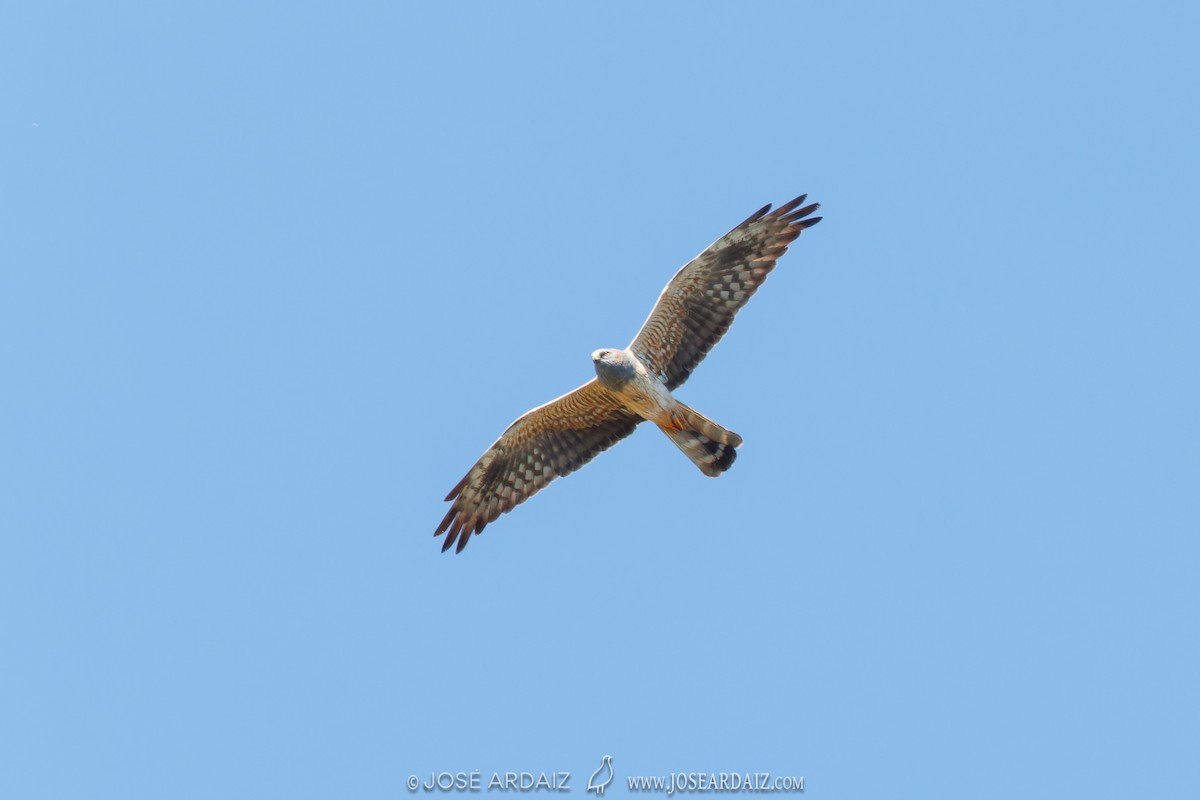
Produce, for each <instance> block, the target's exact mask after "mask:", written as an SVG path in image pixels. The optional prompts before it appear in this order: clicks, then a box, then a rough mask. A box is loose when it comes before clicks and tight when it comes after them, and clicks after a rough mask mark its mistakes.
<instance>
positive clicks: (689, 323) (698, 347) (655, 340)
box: [629, 195, 821, 389]
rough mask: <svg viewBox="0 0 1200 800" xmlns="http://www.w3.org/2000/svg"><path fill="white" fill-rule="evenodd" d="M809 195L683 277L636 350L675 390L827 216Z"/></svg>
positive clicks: (739, 232)
mask: <svg viewBox="0 0 1200 800" xmlns="http://www.w3.org/2000/svg"><path fill="white" fill-rule="evenodd" d="M806 197H807V195H800V196H799V197H797V198H796V199H795V200H792V201H791V202H789V203H784V204H783V205H782V206H780V207H779V208H777V209H775V210H774V211H771V206H769V205H768V206H764V207H763V208H760V209H759V210H758V211H757V212H755V213H754V214H752V215H751V216H750V218H749V219H747V220H746V221H745V222H743V223H742V224H741V225H738V226H737V227H736V228H734V229H733V230H731V231H730V232H729V233H727V234H725V235H724V236H722V237H721V238H720V239H718V240H717V241H715V242H713V243H712V244H711V245H709V247H708V249H707V250H705V251H704V252H703V253H701V254H700V255H698V256H696V257H695V258H694V259H692V260H691V261H690V262H688V263H687V264H686V265H684V267H683V269H681V270H679V272H678V273H676V274H675V277H674V278H672V279H671V282H670V283H668V284H667V287H666V288H665V289H663V292H662V294H661V295H659V298H658V302H657V303H655V305H654V310H652V311H651V312H650V316H649V318H647V320H646V322H645V324H644V325H642V329H641V330H640V331H638V335H637V337H636V338H634V340H633V343H632V344H631V345H629V349H630V350H632V351H633V353H634V355H636V356H637V357H638V358H640V359H641V360H642V361H643V362H644V363H645V364H646V365H647V366H648V367H649V368H650V369H651V370H652V371H653V372H655V373H657V374H658V375H659V377H661V378H662V379H663V382H664V383H666V385H667V388H668V389H674V388H675V387H677V386H679V385H680V384H682V383H683V382H684V381H685V380H687V378H688V375H691V374H692V370H693V369H695V368H696V365H697V364H699V363H700V362H701V361H702V360H703V359H704V356H706V355H708V351H709V350H711V349H712V347H713V345H715V344H716V343H717V342H718V341H720V339H721V337H722V336H724V335H725V331H727V330H729V326H730V325H731V324H733V317H734V315H735V314H737V312H738V311H739V310H741V308H742V306H744V305H746V303H747V302H748V301H749V300H750V296H751V295H753V294H754V293H755V292H756V291H758V287H759V286H761V285H762V283H763V281H765V280H766V279H767V273H769V272H770V271H771V270H773V269H774V268H775V262H776V261H777V260H778V259H779V257H780V256H782V255H783V254H784V253H785V252H787V248H788V245H789V244H791V243H792V242H793V241H795V239H796V237H798V236H799V235H800V232H801V231H802V230H804V229H805V228H808V227H810V226H812V225H816V224H817V223H818V222H820V221H821V218H820V217H810V216H809V215H810V214H812V212H814V211H816V210H817V208H819V207H820V205H819V204H818V203H812V204H811V205H807V206H804V207H803V208H800V206H801V205H802V204H803V203H804V200H805V198H806Z"/></svg>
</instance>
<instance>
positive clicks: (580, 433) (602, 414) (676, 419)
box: [434, 195, 821, 552]
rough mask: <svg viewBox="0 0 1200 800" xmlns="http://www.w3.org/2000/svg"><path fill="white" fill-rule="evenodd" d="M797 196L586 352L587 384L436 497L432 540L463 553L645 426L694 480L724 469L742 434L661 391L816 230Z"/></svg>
mask: <svg viewBox="0 0 1200 800" xmlns="http://www.w3.org/2000/svg"><path fill="white" fill-rule="evenodd" d="M805 198H806V195H801V196H800V197H797V198H796V199H795V200H793V201H791V202H790V203H785V204H784V205H782V206H780V207H779V208H777V209H775V210H774V211H771V206H769V205H767V206H764V207H763V208H761V209H759V210H758V211H756V212H754V214H752V215H751V216H750V218H749V219H747V220H746V221H745V222H743V223H742V224H741V225H738V226H737V227H736V228H734V229H733V230H731V231H730V232H729V233H727V234H725V235H724V236H722V237H721V238H720V239H718V240H717V241H716V242H714V243H713V244H712V245H711V246H710V247H709V248H708V249H707V250H705V251H704V252H703V253H701V254H700V255H698V256H696V258H694V259H692V261H691V262H689V263H688V264H687V265H686V266H684V268H683V269H681V270H679V272H678V273H676V275H675V277H674V278H672V279H671V282H670V283H668V284H667V288H665V289H663V292H662V294H661V295H660V296H659V298H658V302H657V303H655V304H654V309H653V310H652V311H651V312H650V317H649V319H647V320H646V323H645V324H644V325H642V329H641V330H640V331H638V335H637V336H636V337H635V338H634V340H633V343H632V344H630V345H629V347H627V348H625V349H624V350H619V349H615V348H611V349H605V350H597V351H596V352H594V353H592V363H593V364H594V366H595V368H596V377H595V378H593V379H592V380H590V381H588V382H587V383H585V384H584V385H583V386H580V387H579V388H578V389H576V390H575V391H573V392H568V393H567V394H564V395H563V396H562V397H560V398H558V399H557V400H551V401H550V402H549V403H546V405H544V406H538V407H537V408H535V409H533V410H532V411H530V412H529V413H527V414H525V415H524V416H522V417H521V418H520V419H518V420H517V421H516V422H514V423H513V424H512V425H510V426H509V427H508V430H506V431H505V432H504V433H503V434H502V435H501V436H500V438H499V439H497V440H496V443H495V444H493V445H492V446H491V447H489V448H488V449H487V452H486V453H484V454H483V456H482V457H480V459H479V461H477V462H476V463H475V466H473V467H471V471H470V472H468V473H467V474H466V476H464V477H463V479H462V480H461V481H459V482H458V485H457V486H455V487H454V488H453V489H451V490H450V494H448V495H446V500H448V501H450V500H452V501H454V505H452V506H451V507H450V511H449V512H447V514H446V518H445V519H443V520H442V524H441V525H438V527H437V531H436V532H435V533H434V536H441V535H442V534H443V533H445V534H446V541H445V542H444V543H443V544H442V551H443V552H444V551H446V550H449V549H450V547H451V546H452V545H454V543H455V542H458V546H457V547H456V548H455V549H456V551H457V552H462V549H463V547H465V546H466V544H467V540H468V539H469V538H471V534H473V533H479V532H480V531H482V530H483V529H484V528H485V527H486V526H487V524H488V523H489V522H491V521H492V520H494V519H496V517H498V516H500V515H501V514H503V513H505V512H507V511H511V510H512V509H513V507H514V506H516V505H518V504H519V503H523V502H525V500H527V499H528V498H529V497H531V496H532V495H533V494H534V493H535V492H537V491H538V490H539V489H541V488H542V487H543V486H545V485H546V484H548V483H550V481H552V480H554V479H555V478H557V477H558V476H560V475H567V474H569V473H571V472H574V471H575V470H577V469H579V468H580V467H581V466H583V465H584V464H586V463H587V462H589V461H591V460H592V458H594V457H595V455H596V454H597V453H599V452H600V451H602V450H605V449H607V448H609V447H611V446H612V445H614V444H616V443H617V442H618V441H620V440H621V439H624V438H625V437H626V436H628V435H629V434H631V433H633V429H634V428H636V427H637V426H638V424H639V423H641V422H643V421H645V420H649V421H650V422H653V423H654V424H655V425H657V426H658V427H659V429H661V430H662V432H663V433H665V434H666V435H667V436H668V438H670V440H671V441H672V442H674V443H675V446H676V447H678V448H679V449H680V450H682V451H683V452H684V454H685V455H686V456H687V457H688V458H690V459H691V460H692V462H693V463H694V464H695V465H696V466H697V467H699V468H700V471H701V472H703V473H704V474H705V475H709V476H711V477H716V476H718V475H720V474H721V473H722V472H724V471H725V470H727V469H729V468H730V467H731V466H733V460H734V459H735V458H736V457H737V451H736V450H735V449H734V448H736V447H738V446H739V445H740V444H741V443H742V437H740V436H738V435H737V434H736V433H734V432H733V431H730V430H726V429H725V428H722V427H721V426H720V425H718V424H717V423H715V422H713V421H712V420H710V419H708V418H707V417H705V416H703V415H702V414H700V413H699V412H697V411H695V410H694V409H691V408H688V407H687V406H685V405H684V404H683V403H681V402H679V401H678V400H676V399H675V398H674V397H673V396H672V395H671V390H673V389H675V388H676V387H678V386H680V385H681V384H682V383H683V382H684V381H686V380H687V378H688V375H690V374H692V370H693V369H695V368H696V365H697V364H699V363H700V362H701V361H702V360H703V359H704V356H706V355H707V354H708V351H709V350H711V349H712V347H713V345H715V344H716V343H717V341H718V340H719V339H720V338H721V337H722V336H724V335H725V331H727V330H729V325H730V324H731V323H732V322H733V317H734V315H735V314H737V312H738V310H739V309H740V308H741V307H742V306H744V305H745V304H746V301H748V300H749V299H750V296H751V295H753V294H754V293H755V292H756V291H757V290H758V287H759V286H761V285H762V283H763V281H765V280H766V278H767V273H769V272H770V271H771V270H772V269H774V268H775V262H776V261H777V260H778V259H779V257H780V256H782V255H783V254H784V253H785V252H786V251H787V247H788V245H789V244H791V242H793V241H794V240H795V239H796V237H798V236H799V235H800V232H801V231H803V230H804V229H805V228H808V227H811V226H813V225H816V224H817V223H818V222H820V221H821V218H820V217H812V216H809V215H810V214H812V212H814V211H816V210H817V208H818V204H817V203H812V204H811V205H807V206H806V205H803V203H804V200H805Z"/></svg>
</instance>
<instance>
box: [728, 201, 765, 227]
mask: <svg viewBox="0 0 1200 800" xmlns="http://www.w3.org/2000/svg"><path fill="white" fill-rule="evenodd" d="M770 210H771V204H770V203H767V204H766V205H765V206H763V207H762V208H760V209H759V210H758V211H755V212H754V213H753V214H751V215H750V216H748V217H746V218H745V219H744V220H742V221H741V222H740V223H738V225H737V227H736V228H734V230H737V229H738V228H740V227H742V226H743V225H749V224H750V223H751V222H754V221H755V220H759V219H762V218H763V217H765V216H766V214H767V212H768V211H770Z"/></svg>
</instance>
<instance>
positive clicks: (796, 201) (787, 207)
mask: <svg viewBox="0 0 1200 800" xmlns="http://www.w3.org/2000/svg"><path fill="white" fill-rule="evenodd" d="M807 199H808V195H807V194H802V195H800V196H799V197H796V198H793V199H792V200H789V201H788V202H786V203H784V204H783V205H781V206H780V207H779V208H777V209H775V216H778V217H782V216H783V215H784V214H786V213H788V212H789V211H791V210H792V209H793V208H795V207H796V206H798V205H800V204H801V203H803V202H804V201H805V200H807Z"/></svg>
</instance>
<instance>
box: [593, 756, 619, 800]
mask: <svg viewBox="0 0 1200 800" xmlns="http://www.w3.org/2000/svg"><path fill="white" fill-rule="evenodd" d="M612 779H613V767H612V756H605V757H604V758H603V759H602V760H601V761H600V768H599V769H597V770H596V771H595V772H593V773H592V777H590V778H588V785H587V790H588V791H589V792H595V793H596V794H598V795H600V796H601V797H603V796H604V790H605V789H606V788H607V787H608V785H609V784H610V783H612Z"/></svg>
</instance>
